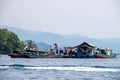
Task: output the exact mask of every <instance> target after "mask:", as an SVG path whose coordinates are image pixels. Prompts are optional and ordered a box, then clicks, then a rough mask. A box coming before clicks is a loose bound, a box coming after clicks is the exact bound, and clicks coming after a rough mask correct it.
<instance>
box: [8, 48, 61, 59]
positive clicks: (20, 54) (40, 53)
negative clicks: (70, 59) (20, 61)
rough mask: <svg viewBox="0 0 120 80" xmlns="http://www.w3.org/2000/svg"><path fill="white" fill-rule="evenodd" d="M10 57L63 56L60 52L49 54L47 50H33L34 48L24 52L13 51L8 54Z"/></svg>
mask: <svg viewBox="0 0 120 80" xmlns="http://www.w3.org/2000/svg"><path fill="white" fill-rule="evenodd" d="M8 56H10V57H11V58H62V57H63V56H62V55H60V54H54V53H51V54H49V53H48V52H44V51H34V50H27V51H24V52H16V51H15V52H13V53H11V54H8Z"/></svg>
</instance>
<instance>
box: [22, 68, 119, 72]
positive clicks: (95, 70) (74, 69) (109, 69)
mask: <svg viewBox="0 0 120 80" xmlns="http://www.w3.org/2000/svg"><path fill="white" fill-rule="evenodd" d="M24 68H25V69H36V70H67V71H72V70H73V71H91V72H120V69H113V68H93V67H24Z"/></svg>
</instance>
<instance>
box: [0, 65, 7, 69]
mask: <svg viewBox="0 0 120 80" xmlns="http://www.w3.org/2000/svg"><path fill="white" fill-rule="evenodd" d="M7 68H9V66H0V69H7Z"/></svg>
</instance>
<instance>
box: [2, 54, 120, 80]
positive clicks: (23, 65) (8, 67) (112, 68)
mask: <svg viewBox="0 0 120 80" xmlns="http://www.w3.org/2000/svg"><path fill="white" fill-rule="evenodd" d="M0 80H120V56H117V57H116V58H107V59H94V58H90V59H74V58H36V59H30V58H29V59H28V58H10V57H9V56H7V55H0Z"/></svg>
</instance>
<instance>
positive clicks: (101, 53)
mask: <svg viewBox="0 0 120 80" xmlns="http://www.w3.org/2000/svg"><path fill="white" fill-rule="evenodd" d="M116 55H117V54H115V53H112V50H110V49H100V48H99V49H97V51H96V52H95V55H94V56H95V58H115V57H116Z"/></svg>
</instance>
